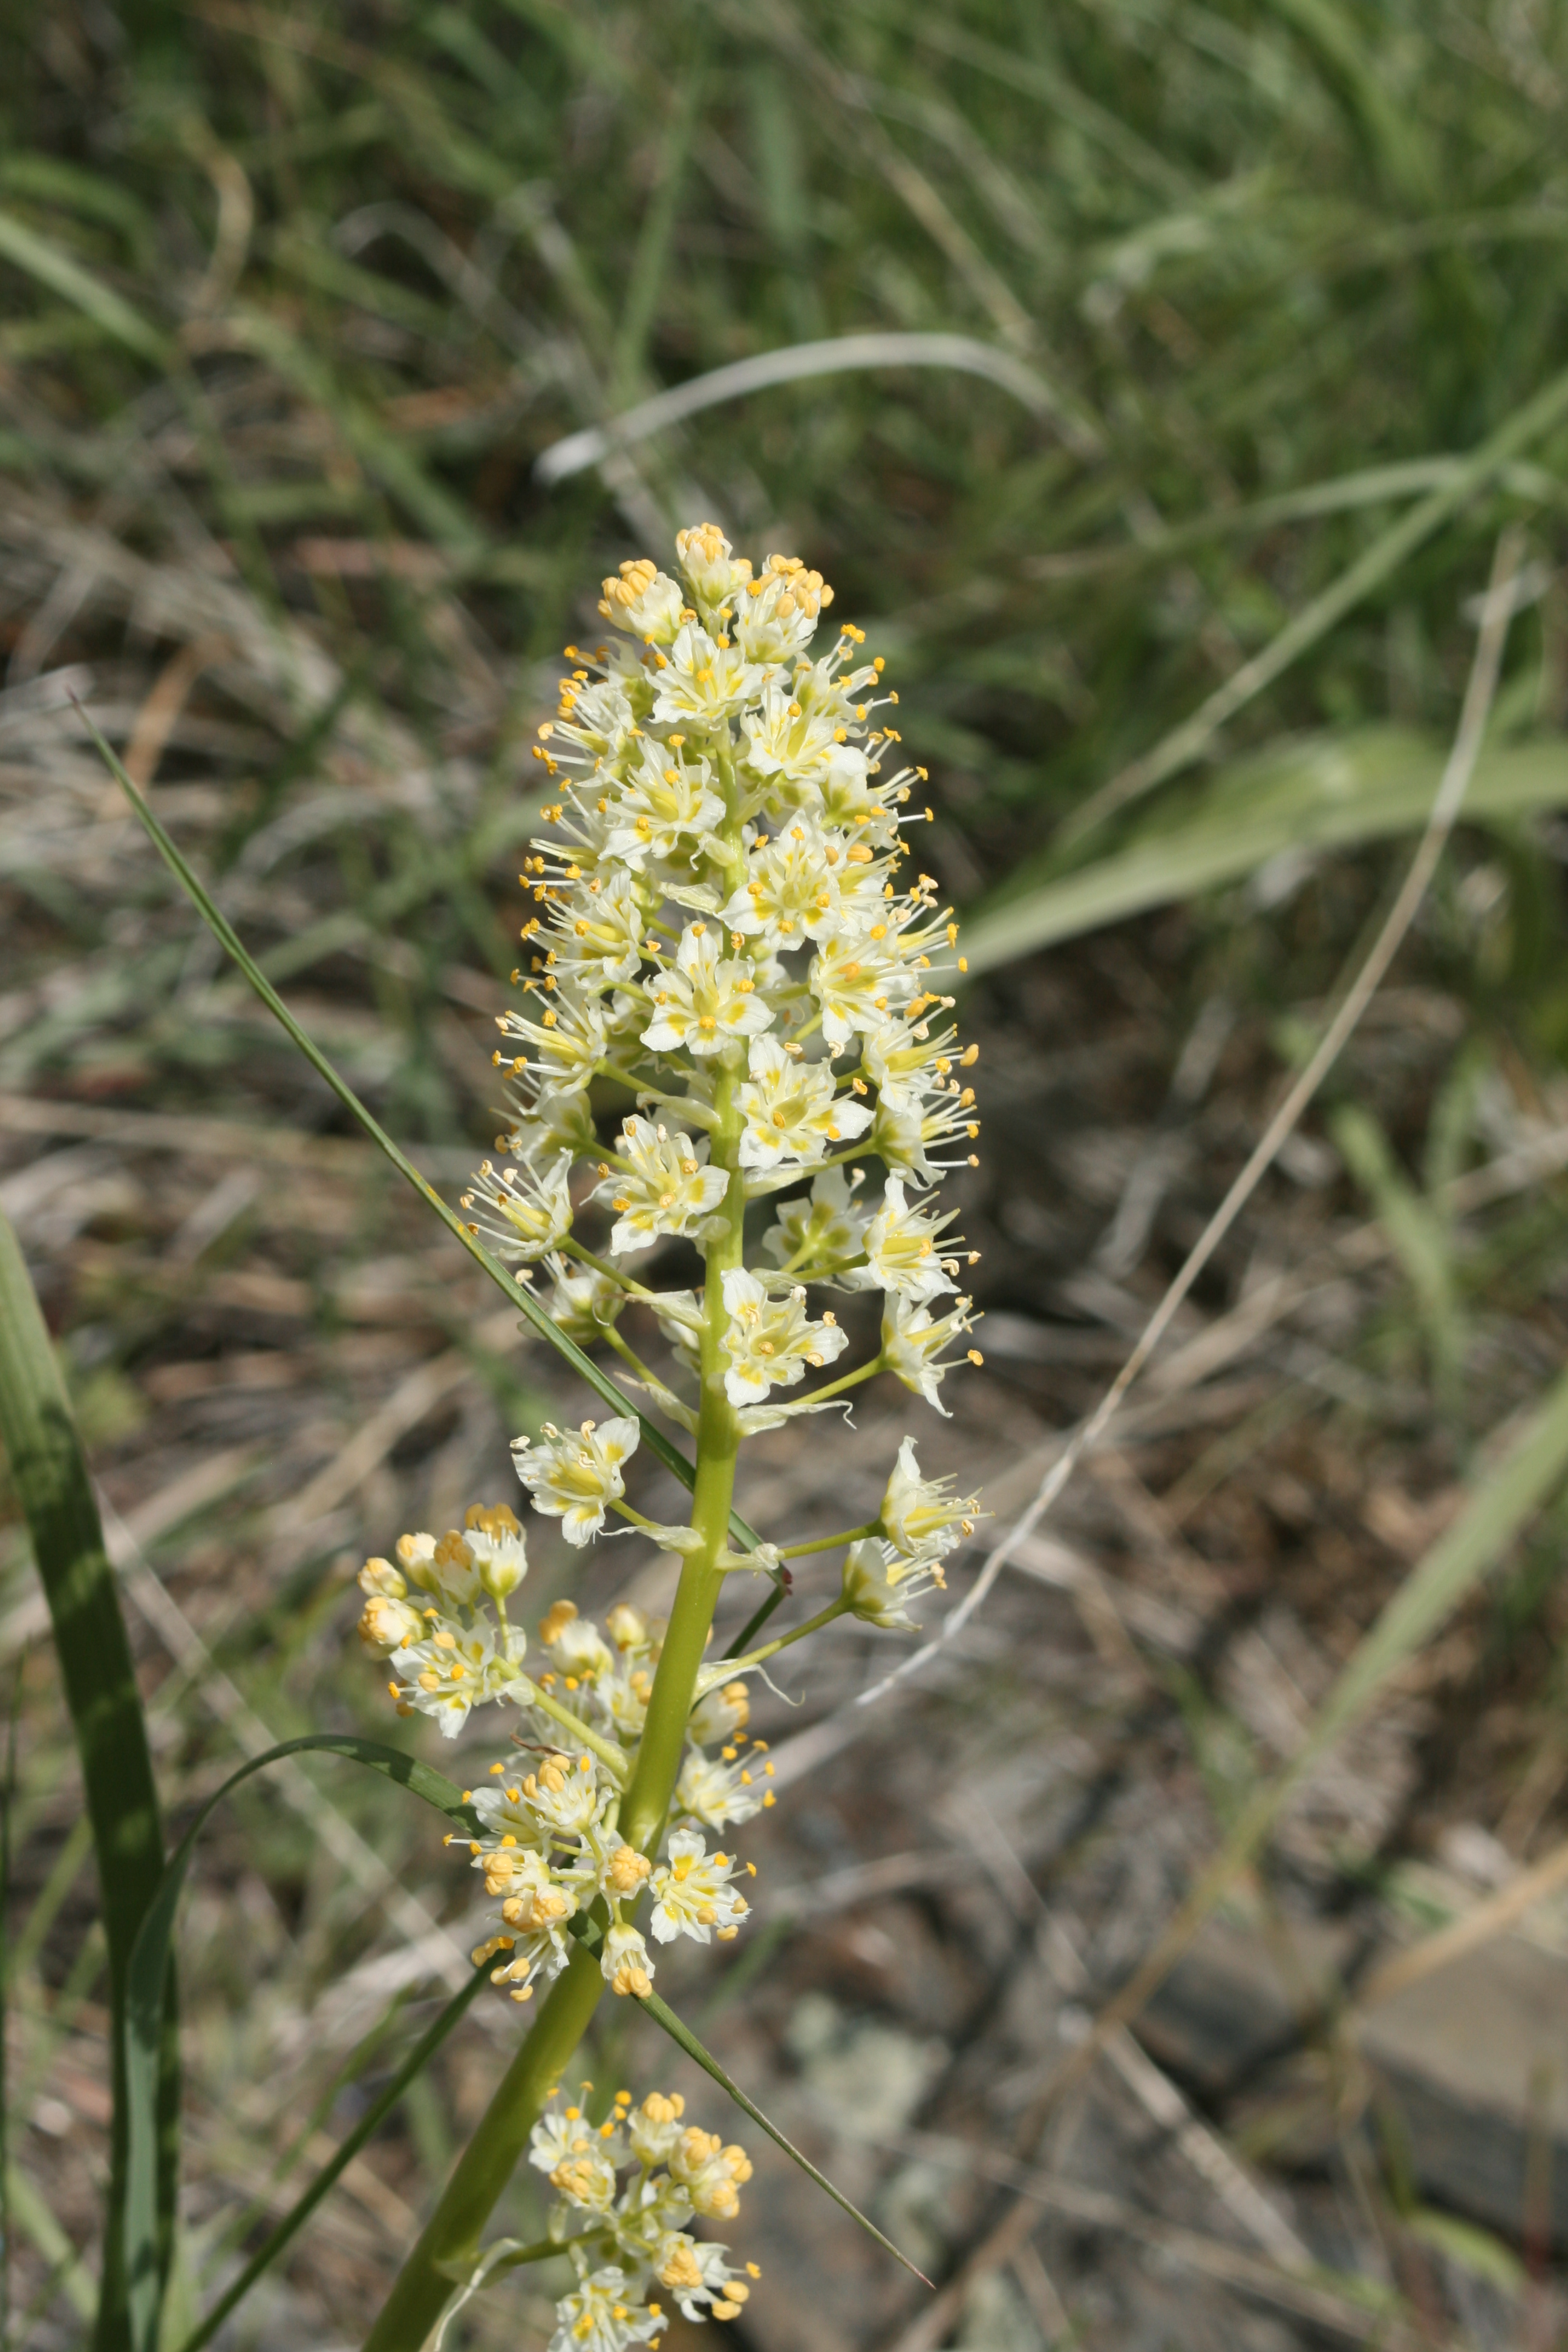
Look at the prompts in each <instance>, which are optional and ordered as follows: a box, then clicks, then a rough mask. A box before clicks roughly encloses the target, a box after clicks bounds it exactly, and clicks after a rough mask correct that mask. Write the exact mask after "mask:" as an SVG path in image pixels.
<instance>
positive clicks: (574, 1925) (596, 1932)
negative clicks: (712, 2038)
mask: <svg viewBox="0 0 1568 2352" xmlns="http://www.w3.org/2000/svg"><path fill="white" fill-rule="evenodd" d="M568 1933H569V1934H571V1935H573V1936H574V1937H576V1939H577V1941H578V1943H580V1944H585V1945H586V1946H587V1948H588V1949H589V1951H591V1952H596V1951H597V1950H598V1948H599V1947H600V1945H601V1944H602V1943H603V1941H604V1935H605V1931H604V1929H603V1928H602V1927H600V1925H599V1923H598V1921H597V1920H595V1919H592V1918H590V1917H589V1916H588V1915H587V1914H586V1913H585V1912H582V1911H579V1913H578V1914H577V1916H576V1917H575V1918H574V1919H573V1920H572V1921H571V1922H570V1923H569V1927H568ZM639 2006H640V2007H641V2008H642V2009H644V2010H646V2011H647V2014H648V2016H649V2017H651V2018H652V2020H653V2021H654V2023H655V2024H656V2025H657V2026H658V2027H660V2028H661V2029H662V2031H663V2032H666V2033H668V2036H669V2038H670V2040H671V2041H672V2042H674V2043H675V2045H676V2047H677V2048H678V2049H680V2050H684V2051H685V2053H686V2054H687V2056H688V2057H689V2058H690V2059H692V2060H693V2061H694V2062H695V2063H697V2064H698V2065H699V2066H700V2067H701V2069H702V2071H703V2073H704V2074H710V2075H711V2076H712V2078H713V2080H714V2082H716V2083H717V2084H718V2085H719V2087H720V2089H721V2090H722V2091H727V2092H728V2093H729V2095H730V2096H731V2098H732V2099H733V2100H734V2102H735V2105H737V2106H738V2107H739V2108H740V2110H741V2112H742V2115H746V2116H750V2117H751V2118H752V2122H753V2123H754V2124H755V2125H757V2126H758V2127H759V2128H760V2129H761V2130H763V2131H765V2132H766V2134H767V2136H768V2137H769V2138H770V2139H771V2140H772V2141H773V2145H774V2147H782V2148H783V2150H784V2154H785V2155H786V2156H787V2157H788V2158H789V2160H790V2162H791V2163H792V2164H798V2165H799V2167H800V2168H801V2170H802V2171H803V2172H804V2173H805V2175H806V2178H807V2179H810V2180H815V2181H816V2185H817V2187H818V2188H819V2189H821V2190H822V2191H823V2193H824V2195H825V2196H827V2197H831V2198H832V2200H833V2201H834V2203H835V2204H836V2205H837V2206H838V2207H839V2209H840V2210H842V2211H843V2212H846V2213H847V2214H848V2216H849V2219H850V2220H851V2221H855V2222H857V2223H858V2225H859V2227H860V2228H861V2229H862V2230H864V2231H865V2232H866V2234H867V2236H868V2238H875V2240H876V2241H877V2243H878V2244H879V2246H880V2247H881V2248H882V2249H883V2250H884V2252H887V2253H889V2254H891V2255H892V2257H893V2260H894V2261H895V2262H896V2263H902V2265H903V2267H904V2269H905V2270H907V2271H908V2272H909V2273H910V2276H911V2277H913V2278H918V2279H919V2281H920V2283H921V2285H922V2286H930V2285H931V2280H930V2279H928V2278H927V2276H926V2274H925V2273H924V2271H922V2270H917V2269H916V2267H915V2265H914V2263H911V2262H910V2258H909V2256H908V2254H901V2253H900V2252H899V2250H898V2248H897V2246H895V2245H894V2243H893V2242H892V2240H891V2238H885V2237H884V2236H883V2235H882V2232H881V2231H880V2230H879V2229H878V2227H877V2224H876V2223H875V2221H868V2220H867V2218H866V2216H865V2214H864V2213H862V2212H861V2210H860V2208H859V2207H858V2205H851V2203H850V2202H849V2200H848V2198H847V2197H846V2196H845V2194H844V2192H843V2190H842V2189H835V2187H834V2186H833V2183H832V2181H831V2180H829V2179H828V2178H827V2175H826V2173H825V2172H818V2170H817V2168H816V2165H815V2164H813V2163H812V2161H811V2158H809V2157H806V2156H803V2155H802V2154H801V2152H800V2150H799V2148H798V2147H796V2146H795V2142H794V2141H793V2140H790V2139H786V2138H785V2137H784V2134H783V2132H782V2131H780V2129H779V2127H778V2126H777V2124H773V2123H770V2122H769V2121H768V2118H767V2116H764V2115H763V2111H762V2109H761V2107H759V2106H758V2105H757V2104H756V2102H755V2100H754V2099H749V2098H748V2097H747V2096H746V2094H745V2093H744V2091H742V2088H741V2086H740V2084H739V2083H737V2082H736V2081H735V2080H734V2078H733V2076H731V2075H729V2074H726V2073H725V2072H724V2069H723V2067H722V2066H721V2065H720V2063H719V2061H718V2060H717V2058H715V2057H714V2056H713V2054H712V2053H711V2051H709V2050H705V2049H704V2048H703V2046H702V2044H701V2042H699V2040H698V2039H697V2036H696V2035H695V2033H693V2032H692V2031H691V2028H690V2027H689V2025H683V2024H682V2023H681V2021H680V2020H679V2017H677V2015H676V2013H675V2011H674V2010H672V2009H671V2008H670V2006H669V2004H668V2001H664V2000H660V1999H659V1997H658V1993H656V1992H650V1993H648V1994H647V1995H645V1996H644V1997H643V1998H642V1999H641V2000H640V2001H639Z"/></svg>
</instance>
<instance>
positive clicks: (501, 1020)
mask: <svg viewBox="0 0 1568 2352" xmlns="http://www.w3.org/2000/svg"><path fill="white" fill-rule="evenodd" d="M542 994H543V996H544V1003H543V1006H542V1011H541V1012H540V1014H539V1017H538V1019H537V1020H535V1019H534V1018H533V1016H532V1014H531V1013H500V1015H499V1016H498V1017H497V1021H496V1026H497V1028H498V1029H500V1032H501V1034H503V1036H507V1037H510V1039H511V1040H512V1041H513V1045H514V1046H515V1045H516V1043H517V1041H518V1040H519V1039H521V1042H522V1044H523V1045H524V1046H525V1047H527V1048H528V1050H527V1051H526V1052H524V1053H521V1054H520V1053H517V1052H515V1051H514V1052H513V1053H512V1054H511V1055H510V1056H509V1055H506V1054H504V1053H502V1054H497V1055H496V1057H495V1058H496V1062H497V1065H498V1066H501V1067H504V1068H509V1069H510V1072H511V1074H512V1076H513V1077H514V1078H521V1077H522V1076H525V1075H526V1076H528V1077H529V1078H530V1079H531V1082H532V1084H533V1086H534V1087H535V1089H536V1091H537V1092H539V1093H540V1094H546V1093H553V1094H558V1095H569V1094H579V1093H581V1092H582V1090H583V1088H584V1087H585V1086H587V1085H588V1084H589V1083H590V1081H591V1080H592V1078H593V1076H594V1073H595V1070H596V1069H597V1068H598V1066H599V1064H600V1062H601V1061H602V1060H603V1059H604V1054H605V1010H604V1007H603V1005H602V1004H600V1003H598V1001H597V1000H596V999H595V998H594V997H592V996H587V995H582V996H569V995H567V994H566V993H565V992H563V991H558V992H555V993H553V994H552V993H551V992H547V991H546V992H542ZM539 1001H540V998H539V994H534V995H533V996H531V1003H533V1004H536V1005H537V1004H538V1003H539Z"/></svg>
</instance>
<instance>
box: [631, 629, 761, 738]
mask: <svg viewBox="0 0 1568 2352" xmlns="http://www.w3.org/2000/svg"><path fill="white" fill-rule="evenodd" d="M762 686H763V672H762V670H761V669H759V668H758V667H757V665H756V664H755V663H754V662H751V661H748V660H747V658H746V656H744V654H742V653H741V652H739V651H738V650H737V648H736V647H735V646H732V645H726V644H724V643H723V642H722V640H721V637H720V638H715V637H710V635H709V634H708V632H707V630H706V629H703V628H700V627H699V626H698V625H697V624H696V622H694V621H689V622H688V623H687V624H686V625H685V627H684V628H683V629H682V630H681V631H680V634H679V636H678V637H677V638H676V640H675V642H674V644H673V645H672V646H670V648H669V658H668V662H667V663H666V665H665V667H663V668H662V669H661V670H660V671H659V673H658V685H657V686H656V688H655V689H654V698H653V715H654V717H655V719H658V721H659V722H660V723H661V724H662V725H665V726H669V725H675V726H678V727H700V728H703V729H705V730H707V729H711V728H714V727H718V726H721V725H722V724H724V723H725V722H726V721H727V720H729V719H733V718H735V717H737V716H738V715H739V713H740V712H741V711H742V710H744V709H745V707H746V705H747V704H748V703H749V702H752V701H753V700H754V699H755V698H756V697H757V695H758V694H759V693H760V692H761V691H762Z"/></svg>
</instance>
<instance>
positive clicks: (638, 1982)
mask: <svg viewBox="0 0 1568 2352" xmlns="http://www.w3.org/2000/svg"><path fill="white" fill-rule="evenodd" d="M599 1973H600V1975H601V1976H602V1977H603V1978H604V1979H605V1983H606V1984H607V1985H608V1986H609V1988H610V1990H611V1991H612V1992H618V1993H620V1994H622V1995H623V1996H626V1995H630V1996H631V1997H633V1998H634V1999H636V2000H647V1997H648V1995H649V1993H650V1992H651V1991H652V1990H653V1959H652V1956H651V1955H650V1953H649V1951H648V1948H647V1945H646V1944H645V1943H644V1941H643V1939H642V1937H640V1936H639V1935H638V1933H637V1929H636V1928H635V1927H612V1928H610V1930H609V1931H608V1933H607V1934H606V1936H605V1948H604V1950H603V1952H602V1953H601V1954H600V1956H599ZM551 2178H552V2179H554V2175H553V2173H552V2175H551Z"/></svg>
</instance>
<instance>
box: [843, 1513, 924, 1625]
mask: <svg viewBox="0 0 1568 2352" xmlns="http://www.w3.org/2000/svg"><path fill="white" fill-rule="evenodd" d="M944 1581H945V1580H944V1578H943V1576H942V1567H941V1563H940V1562H939V1561H937V1560H923V1561H921V1562H918V1563H916V1562H912V1561H910V1560H906V1559H901V1558H900V1555H899V1554H898V1553H897V1552H896V1551H895V1550H894V1549H893V1547H892V1545H891V1544H885V1543H881V1542H879V1540H878V1538H876V1537H875V1536H862V1538H860V1541H859V1542H858V1543H855V1544H851V1545H850V1547H849V1549H848V1552H847V1555H846V1557H845V1561H844V1598H845V1600H846V1601H847V1604H848V1607H849V1612H850V1614H851V1615H852V1616H855V1617H858V1618H860V1619H861V1620H862V1621H863V1622H865V1623H866V1624H868V1625H880V1626H881V1627H882V1628H883V1629H884V1630H885V1631H886V1632H888V1633H919V1632H920V1625H919V1622H918V1621H917V1620H916V1619H915V1618H913V1617H911V1616H910V1613H909V1604H910V1601H913V1600H916V1599H918V1598H919V1596H920V1594H921V1593H922V1592H927V1591H930V1590H931V1586H932V1585H933V1584H934V1585H941V1584H942V1583H943V1582H944Z"/></svg>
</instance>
